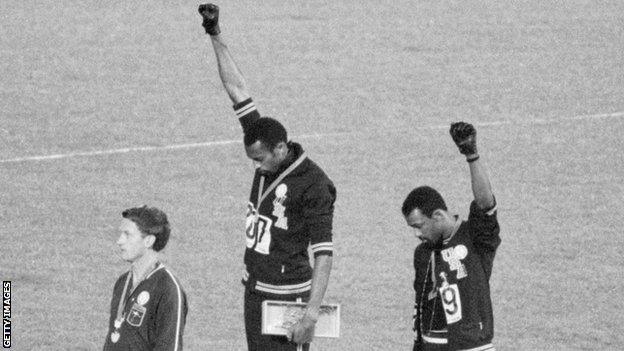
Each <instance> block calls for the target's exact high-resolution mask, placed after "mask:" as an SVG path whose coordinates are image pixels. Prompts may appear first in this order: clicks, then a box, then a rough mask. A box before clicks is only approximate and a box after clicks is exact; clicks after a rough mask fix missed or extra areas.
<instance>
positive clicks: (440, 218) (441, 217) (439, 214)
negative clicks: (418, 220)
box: [431, 208, 446, 222]
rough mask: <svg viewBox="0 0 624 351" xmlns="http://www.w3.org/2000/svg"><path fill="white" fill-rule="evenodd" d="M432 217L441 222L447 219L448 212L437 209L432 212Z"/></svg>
mask: <svg viewBox="0 0 624 351" xmlns="http://www.w3.org/2000/svg"><path fill="white" fill-rule="evenodd" d="M431 219H433V220H434V221H436V222H440V221H443V220H445V219H446V213H445V212H444V210H442V209H439V208H438V209H436V210H434V211H433V212H432V213H431Z"/></svg>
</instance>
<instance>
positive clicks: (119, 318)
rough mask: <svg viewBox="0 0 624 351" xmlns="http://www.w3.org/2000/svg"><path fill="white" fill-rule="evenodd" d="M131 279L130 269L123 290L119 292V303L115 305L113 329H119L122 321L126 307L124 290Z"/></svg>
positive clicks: (126, 289)
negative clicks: (115, 313) (115, 316)
mask: <svg viewBox="0 0 624 351" xmlns="http://www.w3.org/2000/svg"><path fill="white" fill-rule="evenodd" d="M131 279H132V271H130V272H128V276H127V277H126V284H125V285H124V288H123V292H122V293H121V297H120V298H119V305H118V306H117V318H115V329H119V327H121V322H122V321H123V311H124V309H125V308H126V292H127V291H128V285H130V280H131Z"/></svg>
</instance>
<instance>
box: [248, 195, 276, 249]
mask: <svg viewBox="0 0 624 351" xmlns="http://www.w3.org/2000/svg"><path fill="white" fill-rule="evenodd" d="M245 224H246V229H245V238H246V242H247V248H249V249H252V250H255V251H256V252H258V253H261V254H263V255H268V254H269V248H270V247H271V227H272V226H273V221H272V220H271V219H270V218H268V217H266V216H263V215H258V214H257V211H256V209H255V208H254V206H253V205H252V204H251V203H249V204H248V205H247V220H246V223H245Z"/></svg>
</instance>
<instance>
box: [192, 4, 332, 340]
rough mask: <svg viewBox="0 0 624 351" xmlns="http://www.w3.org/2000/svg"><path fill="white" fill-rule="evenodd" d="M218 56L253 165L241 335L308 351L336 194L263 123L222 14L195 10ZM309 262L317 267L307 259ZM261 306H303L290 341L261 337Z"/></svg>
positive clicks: (326, 268)
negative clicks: (230, 46) (222, 23)
mask: <svg viewBox="0 0 624 351" xmlns="http://www.w3.org/2000/svg"><path fill="white" fill-rule="evenodd" d="M199 13H200V14H201V16H202V18H203V23H202V25H203V27H204V29H205V30H206V33H207V34H209V35H210V41H211V43H212V47H213V49H214V52H215V54H216V57H217V63H218V70H219V76H220V78H221V81H222V83H223V85H224V87H225V90H226V92H227V93H228V95H229V96H230V99H231V100H232V102H233V103H234V110H235V111H236V114H237V116H238V119H239V122H240V124H241V126H242V129H243V133H244V144H245V151H246V153H247V156H248V157H249V158H251V159H252V160H253V161H254V163H255V164H256V166H257V168H256V172H255V175H254V179H253V183H252V187H251V194H250V196H249V203H248V211H247V222H246V224H247V226H246V227H247V228H246V242H247V248H246V250H245V259H244V261H245V271H244V273H243V284H244V285H245V309H244V311H245V329H246V333H247V344H248V348H249V350H271V351H276V350H296V349H297V348H298V345H299V349H303V350H308V349H309V342H310V341H311V340H312V337H313V334H314V326H315V324H316V321H317V320H318V315H319V307H320V305H321V302H322V300H323V296H324V294H325V290H326V288H327V283H328V280H329V274H330V270H331V266H332V254H333V244H332V220H333V211H334V201H335V199H336V189H335V187H334V185H333V183H332V181H331V180H330V179H329V178H328V177H327V175H326V174H325V173H324V172H323V171H322V170H321V168H319V166H317V165H316V164H315V163H314V162H312V161H311V160H310V159H309V158H308V157H307V155H306V153H305V152H304V151H303V148H302V147H301V145H299V144H298V143H295V142H291V141H288V137H287V133H286V130H285V129H284V127H283V126H282V124H281V123H280V122H278V121H277V120H275V119H272V118H269V117H260V114H259V112H258V110H257V109H256V106H255V104H254V102H253V101H252V99H251V97H250V95H249V93H248V90H247V86H246V83H245V79H244V78H243V76H242V74H241V73H240V71H239V69H238V67H237V66H236V64H235V63H234V60H233V59H232V56H231V55H230V52H229V50H228V48H227V46H226V44H225V42H224V40H223V37H222V36H221V34H220V32H221V31H220V28H219V8H218V7H217V6H216V5H213V4H205V5H201V6H199ZM308 248H310V250H311V252H312V254H313V256H314V268H312V267H311V266H310V259H309V256H308ZM264 300H287V301H297V300H301V301H307V308H306V310H305V314H304V315H303V317H302V319H301V320H300V321H299V322H298V323H296V324H295V325H294V326H293V327H292V328H291V329H290V331H289V333H288V335H287V337H284V336H271V335H263V334H262V333H261V318H262V314H261V304H262V302H263V301H264Z"/></svg>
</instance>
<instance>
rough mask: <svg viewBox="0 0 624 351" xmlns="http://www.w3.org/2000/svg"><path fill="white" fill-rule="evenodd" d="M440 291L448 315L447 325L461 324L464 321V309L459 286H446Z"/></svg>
mask: <svg viewBox="0 0 624 351" xmlns="http://www.w3.org/2000/svg"><path fill="white" fill-rule="evenodd" d="M439 291H440V297H441V298H442V308H443V309H444V314H446V324H453V323H456V322H459V321H460V320H461V319H462V307H461V298H460V296H459V289H458V288H457V284H450V285H448V284H444V285H443V286H442V287H441V288H440V289H439Z"/></svg>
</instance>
